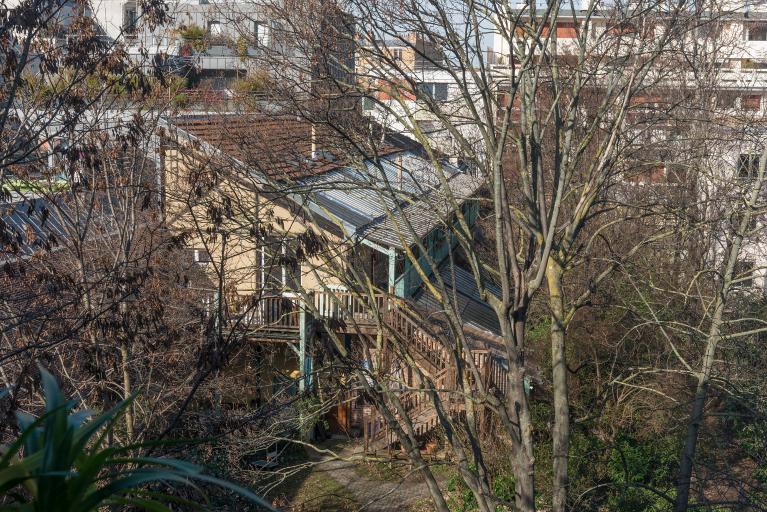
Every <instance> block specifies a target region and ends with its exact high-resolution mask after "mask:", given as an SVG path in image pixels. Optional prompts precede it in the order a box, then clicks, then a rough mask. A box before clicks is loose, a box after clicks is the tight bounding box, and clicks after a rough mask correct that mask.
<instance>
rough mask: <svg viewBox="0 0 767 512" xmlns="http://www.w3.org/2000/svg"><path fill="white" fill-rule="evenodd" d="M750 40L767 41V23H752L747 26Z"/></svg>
mask: <svg viewBox="0 0 767 512" xmlns="http://www.w3.org/2000/svg"><path fill="white" fill-rule="evenodd" d="M747 31H748V32H747V35H748V40H749V41H767V24H765V23H752V24H750V25H748V27H747Z"/></svg>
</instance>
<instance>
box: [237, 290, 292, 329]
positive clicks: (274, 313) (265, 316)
mask: <svg viewBox="0 0 767 512" xmlns="http://www.w3.org/2000/svg"><path fill="white" fill-rule="evenodd" d="M229 304H230V309H231V311H232V316H233V320H235V321H236V322H239V326H240V327H243V328H246V329H265V330H268V329H272V330H281V331H296V332H297V331H298V330H299V328H300V314H301V306H300V305H299V303H298V298H293V297H285V296H282V295H262V296H257V295H251V296H242V295H239V296H235V297H233V298H232V299H230V301H229Z"/></svg>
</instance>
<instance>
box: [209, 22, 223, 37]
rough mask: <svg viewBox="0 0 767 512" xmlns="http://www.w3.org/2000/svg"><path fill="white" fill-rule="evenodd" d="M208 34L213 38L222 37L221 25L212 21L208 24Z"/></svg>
mask: <svg viewBox="0 0 767 512" xmlns="http://www.w3.org/2000/svg"><path fill="white" fill-rule="evenodd" d="M208 33H209V34H210V35H211V36H214V37H215V36H220V35H221V23H219V22H218V21H215V20H212V21H209V22H208Z"/></svg>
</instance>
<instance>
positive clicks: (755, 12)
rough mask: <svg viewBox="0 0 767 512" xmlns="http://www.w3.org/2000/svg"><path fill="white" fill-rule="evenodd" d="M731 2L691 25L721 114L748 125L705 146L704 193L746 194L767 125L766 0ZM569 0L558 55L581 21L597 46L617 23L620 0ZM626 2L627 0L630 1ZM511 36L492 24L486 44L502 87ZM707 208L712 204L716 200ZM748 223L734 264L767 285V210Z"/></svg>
mask: <svg viewBox="0 0 767 512" xmlns="http://www.w3.org/2000/svg"><path fill="white" fill-rule="evenodd" d="M537 3H538V5H537V8H538V9H540V10H541V12H542V11H543V10H545V9H546V5H545V2H542V1H541V0H537ZM511 4H512V7H516V8H517V9H519V11H518V12H520V13H523V14H522V15H521V16H520V19H521V20H525V19H526V17H527V15H526V14H524V13H529V5H527V4H526V2H524V1H521V2H517V1H516V0H514V1H512V2H511ZM515 4H516V5H515ZM589 4H590V2H588V0H581V2H580V5H581V6H582V7H584V8H585V7H587V6H588V5H589ZM729 4H730V5H729V6H728V5H727V3H725V4H723V5H721V6H720V10H719V11H718V12H716V13H712V14H710V16H711V18H713V20H714V21H712V22H711V23H710V24H702V25H701V26H700V27H699V28H698V29H696V30H695V31H693V32H691V35H690V37H691V38H692V37H697V38H698V43H702V44H705V45H708V49H709V57H710V59H711V61H712V62H711V64H712V65H713V68H714V71H713V73H712V75H711V76H714V77H715V78H714V80H712V82H711V83H712V84H713V85H711V92H712V96H713V99H712V105H711V107H712V108H716V109H717V110H716V111H717V112H721V113H722V117H723V119H724V118H725V117H726V118H727V119H728V122H733V121H732V120H738V122H740V123H741V124H740V125H739V126H740V128H741V131H743V129H744V128H745V127H747V128H748V129H747V130H745V133H746V135H744V136H741V137H733V139H731V140H727V141H726V142H725V141H722V142H720V143H717V147H713V148H708V151H707V152H708V154H709V157H708V159H707V162H706V165H707V167H708V169H710V170H711V172H710V173H709V174H708V178H706V179H707V181H708V182H707V183H703V184H700V186H701V187H702V188H701V193H702V194H709V193H713V191H714V190H715V189H717V190H718V189H721V188H722V187H726V188H727V189H728V191H729V193H731V194H743V195H746V194H747V193H748V188H749V183H750V180H752V179H753V177H754V175H755V173H756V171H757V169H758V166H759V160H760V157H761V153H762V151H763V150H764V148H765V146H766V145H767V129H765V128H764V127H763V126H762V124H763V122H764V120H765V119H767V2H764V1H757V2H751V3H745V4H744V3H737V4H735V3H734V2H729ZM571 5H574V6H575V7H578V6H579V3H578V2H575V3H574V4H570V3H567V4H566V6H565V5H563V9H568V10H567V11H565V10H562V11H560V13H559V16H558V18H557V20H558V21H557V23H556V26H555V29H554V30H556V36H557V38H556V39H557V52H558V54H559V55H562V56H563V57H566V56H568V55H573V54H574V51H575V50H576V49H578V48H579V46H580V41H579V40H578V38H579V37H580V36H581V31H580V30H579V29H580V28H581V27H582V26H583V24H584V23H587V22H588V23H589V25H590V27H589V33H588V36H587V39H586V41H585V43H586V45H587V47H589V46H590V45H594V46H593V47H594V48H595V50H596V51H598V49H599V44H601V41H603V40H604V39H603V38H602V37H601V36H603V35H604V34H605V33H607V31H610V30H616V24H615V21H614V18H611V17H610V14H609V12H610V9H612V8H614V7H615V6H616V5H618V3H617V2H609V3H607V4H605V7H604V10H603V11H602V13H603V14H600V12H599V11H597V12H596V13H594V12H592V13H587V11H586V10H575V11H572V10H569V9H570V6H571ZM628 5H629V8H630V5H631V4H628ZM728 9H729V10H728ZM649 18H650V19H652V20H653V21H652V23H653V24H654V25H653V26H649V27H648V26H645V27H642V29H643V30H649V34H650V37H653V35H655V36H657V35H658V34H660V33H662V31H663V27H662V25H661V23H662V19H663V18H662V15H661V16H658V17H655V18H653V17H649ZM527 19H529V18H527ZM632 29H633V27H632ZM547 31H548V27H547V28H544V34H543V35H544V36H546V35H547ZM507 33H511V34H515V33H517V32H515V31H508V32H507ZM647 33H648V32H645V34H647ZM512 39H514V38H512ZM522 41H523V38H521V37H520V38H519V40H514V41H513V44H524V43H522ZM509 44H510V41H509V38H508V37H506V36H504V35H502V34H500V33H499V31H496V32H495V34H494V35H493V44H492V49H491V50H490V51H489V52H488V54H489V56H490V60H491V61H492V70H493V74H494V79H495V81H496V83H497V84H499V87H500V88H501V90H502V87H503V82H504V80H505V79H506V78H507V77H509V76H510V71H511V69H512V67H513V66H514V65H515V64H514V61H515V59H514V57H513V56H512V55H511V52H510V47H509ZM661 65H663V63H661ZM672 158H673V157H672ZM672 164H674V162H671V161H669V162H666V163H665V168H666V169H664V173H667V172H668V168H670V166H671V165H672ZM644 185H648V183H644ZM712 208H717V206H716V205H713V206H712ZM750 228H751V230H750V232H749V233H748V241H747V243H746V244H745V245H744V248H743V250H742V251H741V256H740V258H739V261H738V267H739V268H738V272H746V273H748V271H749V270H750V269H753V279H744V280H743V282H742V283H740V286H741V287H743V288H749V289H753V290H761V292H763V293H767V218H757V219H755V221H754V222H753V224H752V226H751V227H750ZM723 243H724V242H723V241H714V242H712V245H717V247H712V254H713V255H715V257H716V258H718V257H720V256H721V255H722V252H721V247H723Z"/></svg>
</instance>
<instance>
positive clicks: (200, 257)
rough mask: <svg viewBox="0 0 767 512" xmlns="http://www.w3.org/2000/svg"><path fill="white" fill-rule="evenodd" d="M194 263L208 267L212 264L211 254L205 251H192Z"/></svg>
mask: <svg viewBox="0 0 767 512" xmlns="http://www.w3.org/2000/svg"><path fill="white" fill-rule="evenodd" d="M192 251H193V256H194V262H195V263H198V264H200V265H207V264H208V263H210V262H211V259H210V253H209V252H208V251H207V250H205V249H192Z"/></svg>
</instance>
